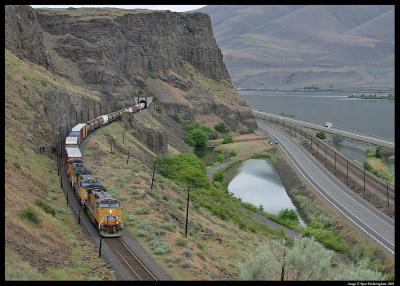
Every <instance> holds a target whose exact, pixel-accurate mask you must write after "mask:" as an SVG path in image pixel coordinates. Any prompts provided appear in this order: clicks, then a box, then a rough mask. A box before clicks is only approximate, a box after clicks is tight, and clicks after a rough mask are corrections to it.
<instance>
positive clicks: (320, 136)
mask: <svg viewBox="0 0 400 286" xmlns="http://www.w3.org/2000/svg"><path fill="white" fill-rule="evenodd" d="M315 137H317V138H319V139H322V140H324V139H326V134H325V132H324V131H320V132H317V134H315Z"/></svg>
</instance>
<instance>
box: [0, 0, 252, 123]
mask: <svg viewBox="0 0 400 286" xmlns="http://www.w3.org/2000/svg"><path fill="white" fill-rule="evenodd" d="M8 23H9V24H8ZM39 24H40V25H39ZM7 25H9V26H10V27H9V28H6V42H7V43H8V44H7V45H8V47H10V49H11V50H12V51H13V52H15V53H17V54H22V55H23V56H24V57H26V58H28V59H30V60H31V61H33V62H36V63H40V64H42V65H44V66H46V67H50V66H51V68H52V70H54V72H55V73H57V74H58V75H60V76H63V77H66V78H68V79H69V80H71V81H72V82H73V83H74V84H76V85H84V86H85V88H87V87H89V88H90V89H94V90H97V91H99V92H100V93H101V94H102V99H101V101H102V103H104V104H113V103H115V102H117V101H118V102H121V103H122V104H124V103H131V102H132V95H134V94H138V93H139V92H140V93H141V94H142V95H143V96H153V97H154V98H155V99H156V100H158V102H159V103H160V105H164V107H165V109H166V110H168V112H174V110H176V111H177V112H179V113H182V114H183V115H184V118H185V119H189V120H192V119H196V118H197V117H196V115H197V114H201V115H202V116H207V115H213V114H215V115H216V116H217V117H218V118H215V116H214V119H216V120H218V121H220V120H224V121H225V122H226V123H227V124H229V125H230V127H231V129H233V130H237V129H244V128H251V129H254V128H256V123H255V118H254V116H253V115H252V113H251V111H250V109H249V107H248V106H247V105H246V103H245V102H244V100H243V98H241V96H240V95H239V94H238V93H237V92H235V90H234V89H233V86H232V83H231V80H230V76H229V74H228V72H227V70H226V67H225V64H224V62H223V55H222V53H221V50H220V49H219V48H218V46H217V44H216V41H215V39H214V37H213V32H212V28H211V22H210V17H209V16H208V15H206V14H202V13H173V12H170V11H150V10H127V9H111V8H100V9H96V8H80V9H75V8H68V9H35V10H33V9H32V8H30V7H29V6H7V8H6V26H7ZM42 34H43V35H42ZM44 47H46V49H48V52H47V51H46V49H45V48H44ZM47 54H49V55H51V58H52V63H51V65H50V60H49V57H48V56H47ZM211 86H212V87H211ZM210 118H211V117H210Z"/></svg>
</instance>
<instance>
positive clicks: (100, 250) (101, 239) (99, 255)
mask: <svg viewBox="0 0 400 286" xmlns="http://www.w3.org/2000/svg"><path fill="white" fill-rule="evenodd" d="M99 236H100V246H99V257H101V241H102V238H101V234H99Z"/></svg>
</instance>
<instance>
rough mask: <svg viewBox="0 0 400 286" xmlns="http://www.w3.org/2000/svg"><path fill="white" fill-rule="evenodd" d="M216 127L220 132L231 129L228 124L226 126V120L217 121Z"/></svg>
mask: <svg viewBox="0 0 400 286" xmlns="http://www.w3.org/2000/svg"><path fill="white" fill-rule="evenodd" d="M214 128H215V130H217V131H218V132H219V133H226V132H228V131H229V128H228V126H226V125H225V123H224V122H220V123H217V124H216V125H215V126H214Z"/></svg>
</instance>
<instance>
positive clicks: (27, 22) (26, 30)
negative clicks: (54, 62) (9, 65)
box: [5, 5, 51, 69]
mask: <svg viewBox="0 0 400 286" xmlns="http://www.w3.org/2000/svg"><path fill="white" fill-rule="evenodd" d="M5 47H6V48H7V49H9V50H10V51H12V52H13V53H14V54H16V55H18V56H19V57H22V58H25V59H28V60H29V61H31V62H34V63H36V64H39V65H42V66H44V67H46V68H47V69H49V68H51V61H50V56H49V54H48V52H47V50H46V49H45V47H44V44H43V32H42V29H41V27H40V25H39V22H38V20H37V17H36V13H35V11H34V10H33V9H32V8H31V7H29V6H24V5H16V6H14V5H6V6H5Z"/></svg>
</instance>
